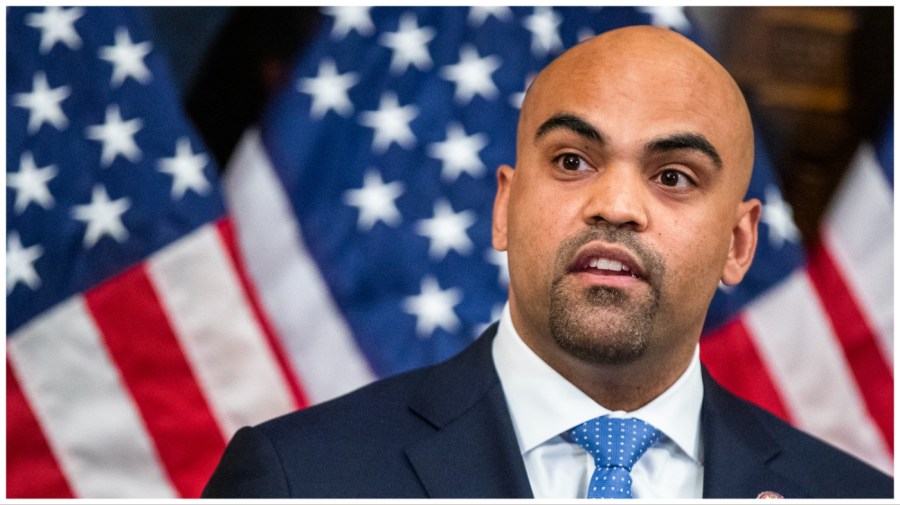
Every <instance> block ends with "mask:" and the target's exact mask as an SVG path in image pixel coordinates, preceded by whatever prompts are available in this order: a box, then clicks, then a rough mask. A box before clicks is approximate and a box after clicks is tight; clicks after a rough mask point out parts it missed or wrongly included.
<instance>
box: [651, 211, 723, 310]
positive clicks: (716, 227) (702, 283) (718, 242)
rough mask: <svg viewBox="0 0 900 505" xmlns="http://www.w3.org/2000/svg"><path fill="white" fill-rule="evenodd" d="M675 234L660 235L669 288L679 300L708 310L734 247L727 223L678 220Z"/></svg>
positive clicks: (673, 227) (671, 225)
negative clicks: (729, 251) (693, 302)
mask: <svg viewBox="0 0 900 505" xmlns="http://www.w3.org/2000/svg"><path fill="white" fill-rule="evenodd" d="M667 227H668V228H670V229H671V233H666V232H665V231H660V232H658V233H657V236H658V237H659V239H660V243H659V247H660V252H662V254H663V257H665V258H666V264H667V265H666V267H667V273H668V275H667V277H668V278H669V280H670V281H671V282H670V283H667V284H669V287H670V288H671V290H673V291H674V292H675V293H673V294H674V295H675V297H676V298H675V299H678V298H681V299H682V301H687V300H694V301H695V303H696V304H697V305H698V307H701V308H702V309H703V310H706V306H707V305H708V303H709V299H710V298H711V297H712V295H713V293H715V289H716V286H717V285H718V282H719V279H720V277H721V275H722V270H723V268H724V265H725V260H726V258H727V255H728V247H729V244H730V240H729V236H728V231H727V228H726V227H725V226H724V224H723V223H718V222H717V223H711V222H710V221H709V219H702V218H693V219H691V218H685V217H681V218H675V219H672V220H671V221H670V222H669V223H668V225H667Z"/></svg>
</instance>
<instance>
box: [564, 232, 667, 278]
mask: <svg viewBox="0 0 900 505" xmlns="http://www.w3.org/2000/svg"><path fill="white" fill-rule="evenodd" d="M595 241H596V242H604V243H607V244H617V245H620V246H622V247H623V248H624V249H626V250H627V251H628V252H629V253H630V254H632V255H633V256H634V257H635V258H637V259H638V260H639V261H640V262H641V265H642V267H643V270H644V275H645V278H646V280H647V282H650V283H651V284H653V283H654V282H655V280H656V279H658V278H660V277H662V276H663V275H664V274H665V269H666V266H665V262H663V256H662V254H660V253H659V252H658V251H656V250H654V249H652V248H650V247H649V246H647V245H646V244H644V243H643V242H642V241H641V239H640V237H639V236H638V234H637V232H635V231H632V230H630V229H628V228H620V227H614V226H610V225H607V224H603V223H601V224H599V225H597V226H592V227H590V228H588V229H586V230H584V231H582V232H579V233H578V234H576V235H573V236H571V237H569V238H567V239H565V240H564V241H563V242H562V243H561V244H560V245H559V247H558V248H557V250H556V265H555V267H556V272H558V273H557V279H556V280H558V279H560V278H562V277H563V276H564V275H565V272H566V268H567V266H568V265H569V264H570V263H571V261H572V260H573V258H574V257H575V255H576V254H577V253H578V250H579V249H581V247H582V246H584V245H585V244H589V243H591V242H595Z"/></svg>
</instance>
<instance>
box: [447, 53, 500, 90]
mask: <svg viewBox="0 0 900 505" xmlns="http://www.w3.org/2000/svg"><path fill="white" fill-rule="evenodd" d="M500 65H501V62H500V58H498V57H497V56H485V57H484V58H482V57H480V56H478V50H477V49H476V48H475V47H474V46H472V45H470V44H466V45H464V46H462V48H460V50H459V63H456V64H454V65H446V66H444V67H442V68H441V74H440V75H441V77H442V78H443V79H446V80H448V81H453V83H454V84H456V92H455V94H454V98H455V99H456V101H457V102H458V103H460V104H462V105H466V104H468V103H469V102H471V101H472V98H473V97H474V96H475V95H480V96H481V97H482V98H485V99H488V100H490V99H492V98H494V97H495V96H497V86H496V85H495V84H494V81H493V79H492V78H491V74H492V73H494V71H495V70H497V69H498V68H500Z"/></svg>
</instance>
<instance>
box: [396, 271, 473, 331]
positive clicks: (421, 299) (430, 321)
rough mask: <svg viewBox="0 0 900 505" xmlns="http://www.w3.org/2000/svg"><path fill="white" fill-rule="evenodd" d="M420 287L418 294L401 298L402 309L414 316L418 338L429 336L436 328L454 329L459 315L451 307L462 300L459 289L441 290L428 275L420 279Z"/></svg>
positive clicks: (457, 325)
mask: <svg viewBox="0 0 900 505" xmlns="http://www.w3.org/2000/svg"><path fill="white" fill-rule="evenodd" d="M421 288H422V290H421V293H420V294H418V295H416V296H409V297H406V298H404V300H403V310H404V311H405V312H407V313H409V314H412V315H414V316H416V333H417V334H418V336H419V338H427V337H430V336H431V335H432V334H433V333H434V330H435V329H437V328H443V329H444V330H446V331H449V332H454V331H456V329H457V328H458V327H459V317H457V315H456V312H454V310H453V307H455V306H457V305H459V302H461V301H462V293H461V292H460V290H459V289H458V288H450V289H447V290H441V287H440V285H439V284H438V282H437V280H436V279H435V278H434V277H432V276H430V275H429V276H426V277H424V278H423V279H422V284H421Z"/></svg>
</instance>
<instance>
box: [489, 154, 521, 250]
mask: <svg viewBox="0 0 900 505" xmlns="http://www.w3.org/2000/svg"><path fill="white" fill-rule="evenodd" d="M515 175H516V171H515V169H513V168H512V167H511V166H509V165H501V166H500V168H498V169H497V196H496V197H494V220H493V227H492V229H491V242H492V244H493V245H494V249H496V250H498V251H505V250H506V246H507V235H506V234H507V229H508V228H507V225H508V222H507V216H508V215H509V189H510V186H512V180H513V177H514V176H515Z"/></svg>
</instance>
